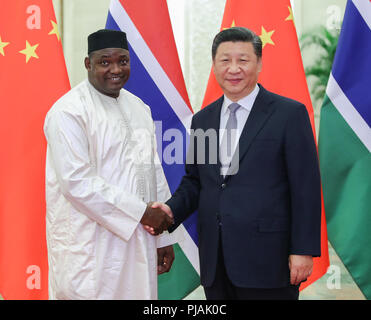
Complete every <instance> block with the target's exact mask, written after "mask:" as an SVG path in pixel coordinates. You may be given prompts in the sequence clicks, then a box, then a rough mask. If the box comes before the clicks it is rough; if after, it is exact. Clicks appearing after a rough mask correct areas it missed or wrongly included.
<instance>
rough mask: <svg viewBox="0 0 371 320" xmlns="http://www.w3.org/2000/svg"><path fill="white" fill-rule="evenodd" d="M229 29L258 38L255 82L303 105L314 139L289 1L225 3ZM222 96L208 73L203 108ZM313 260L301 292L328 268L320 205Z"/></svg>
mask: <svg viewBox="0 0 371 320" xmlns="http://www.w3.org/2000/svg"><path fill="white" fill-rule="evenodd" d="M233 26H240V27H246V28H249V29H251V30H253V31H254V32H255V33H256V34H257V35H259V36H260V38H261V40H262V42H263V57H262V59H263V69H262V72H261V73H260V75H259V81H258V82H259V83H261V84H262V85H263V86H264V87H265V88H266V89H267V90H270V91H273V92H275V93H277V94H280V95H283V96H286V97H289V98H291V99H294V100H297V101H300V102H302V103H304V104H305V106H306V107H307V111H308V115H309V119H310V122H311V124H312V129H313V135H314V139H315V126H314V117H313V108H312V102H311V99H310V95H309V91H308V86H307V82H306V79H305V73H304V68H303V62H302V59H301V54H300V48H299V42H298V38H297V35H296V30H295V25H294V17H293V13H292V9H291V5H290V0H275V1H272V0H259V1H257V0H255V1H246V0H227V2H226V5H225V10H224V17H223V21H222V27H221V29H225V28H230V27H233ZM222 94H223V92H222V90H221V88H220V87H219V85H218V83H217V82H216V80H215V77H214V74H213V72H211V74H210V78H209V83H208V86H207V89H206V93H205V97H204V102H203V106H206V105H208V104H209V103H211V102H212V101H214V100H216V99H218V98H219V97H220V96H221V95H222ZM262 254H263V253H262ZM313 260H314V266H313V272H312V275H311V276H310V277H309V278H308V280H307V281H305V282H303V283H302V285H301V286H300V289H301V290H302V289H304V288H305V287H307V286H308V285H310V284H311V283H313V282H314V281H316V280H317V279H319V278H320V277H321V276H322V275H324V274H325V273H326V271H327V267H328V266H329V255H328V243H327V230H326V219H325V211H324V206H323V202H322V221H321V257H319V258H314V259H313Z"/></svg>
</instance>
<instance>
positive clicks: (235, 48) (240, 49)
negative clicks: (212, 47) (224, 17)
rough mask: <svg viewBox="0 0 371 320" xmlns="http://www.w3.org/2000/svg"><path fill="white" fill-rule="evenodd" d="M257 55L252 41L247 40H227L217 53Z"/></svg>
mask: <svg viewBox="0 0 371 320" xmlns="http://www.w3.org/2000/svg"><path fill="white" fill-rule="evenodd" d="M231 54H238V55H255V51H254V46H253V44H252V42H246V41H225V42H222V43H221V44H220V45H219V46H218V49H217V50H216V55H231Z"/></svg>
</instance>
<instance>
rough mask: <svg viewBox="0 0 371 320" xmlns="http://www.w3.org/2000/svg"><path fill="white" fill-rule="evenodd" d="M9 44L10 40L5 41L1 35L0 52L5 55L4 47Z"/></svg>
mask: <svg viewBox="0 0 371 320" xmlns="http://www.w3.org/2000/svg"><path fill="white" fill-rule="evenodd" d="M8 44H9V42H3V41H2V40H1V37H0V53H1V54H2V55H3V56H5V53H4V48H5V47H6V46H7V45H8Z"/></svg>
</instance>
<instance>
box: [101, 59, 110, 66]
mask: <svg viewBox="0 0 371 320" xmlns="http://www.w3.org/2000/svg"><path fill="white" fill-rule="evenodd" d="M100 64H101V65H103V66H107V65H108V61H107V60H102V61H101V62H100Z"/></svg>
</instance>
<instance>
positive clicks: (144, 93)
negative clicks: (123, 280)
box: [106, 0, 200, 299]
mask: <svg viewBox="0 0 371 320" xmlns="http://www.w3.org/2000/svg"><path fill="white" fill-rule="evenodd" d="M106 28H107V29H116V30H122V31H125V32H126V34H127V39H128V42H129V51H130V65H131V74H130V79H129V81H128V82H127V83H126V84H125V89H127V90H129V91H130V92H132V93H133V94H135V95H136V96H138V97H140V98H141V99H142V100H143V101H144V102H145V103H146V104H147V105H149V106H150V107H151V111H152V117H153V119H154V120H155V123H156V134H157V145H158V152H159V156H160V159H161V160H162V165H163V168H164V172H165V175H166V178H167V181H168V184H169V187H170V191H171V192H172V193H173V192H174V191H175V189H176V188H177V187H178V185H179V183H180V180H181V178H182V177H183V175H184V161H185V160H184V159H185V153H186V142H187V139H185V137H187V136H188V130H189V128H190V124H191V118H192V115H193V112H192V109H191V107H190V103H189V99H188V95H187V91H186V87H185V83H184V79H183V75H182V71H181V67H180V63H179V58H178V53H177V49H176V45H175V40H174V36H173V32H172V28H171V22H170V16H169V12H168V7H167V3H166V0H142V1H130V0H111V3H110V8H109V13H108V18H107V24H106ZM195 219H196V216H195V214H194V215H193V216H191V217H190V218H189V219H188V220H187V221H186V222H184V223H183V225H182V226H180V227H179V228H180V231H179V232H180V233H181V234H182V235H181V236H180V238H181V239H182V240H181V241H180V242H179V244H177V245H175V246H174V249H175V261H174V264H173V267H172V269H171V271H170V272H169V273H168V274H163V275H161V276H159V299H181V298H183V297H184V296H186V295H187V294H188V293H190V292H191V291H193V290H194V289H195V288H196V287H197V286H199V284H200V279H199V260H198V247H197V241H198V240H197V233H196V223H195V222H196V220H195ZM179 228H178V229H179Z"/></svg>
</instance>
